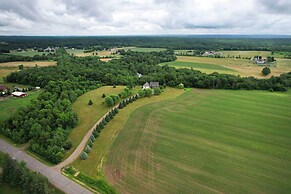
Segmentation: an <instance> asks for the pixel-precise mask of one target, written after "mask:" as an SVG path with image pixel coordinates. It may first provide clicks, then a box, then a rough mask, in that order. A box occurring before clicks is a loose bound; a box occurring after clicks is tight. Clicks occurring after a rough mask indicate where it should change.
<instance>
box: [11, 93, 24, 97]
mask: <svg viewBox="0 0 291 194" xmlns="http://www.w3.org/2000/svg"><path fill="white" fill-rule="evenodd" d="M12 96H13V97H25V96H27V94H26V93H24V92H13V93H12Z"/></svg>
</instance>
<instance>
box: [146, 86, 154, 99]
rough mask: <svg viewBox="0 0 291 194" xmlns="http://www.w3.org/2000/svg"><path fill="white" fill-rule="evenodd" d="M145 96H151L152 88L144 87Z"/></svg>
mask: <svg viewBox="0 0 291 194" xmlns="http://www.w3.org/2000/svg"><path fill="white" fill-rule="evenodd" d="M144 91H145V96H146V97H151V96H152V95H153V90H152V89H150V88H149V89H145V90H144Z"/></svg>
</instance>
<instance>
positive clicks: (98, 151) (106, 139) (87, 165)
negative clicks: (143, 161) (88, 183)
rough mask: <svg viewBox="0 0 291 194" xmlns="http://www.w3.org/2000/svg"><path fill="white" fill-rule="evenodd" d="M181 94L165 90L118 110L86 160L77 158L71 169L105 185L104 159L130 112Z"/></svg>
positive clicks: (170, 89)
mask: <svg viewBox="0 0 291 194" xmlns="http://www.w3.org/2000/svg"><path fill="white" fill-rule="evenodd" d="M183 92H184V91H183V90H179V89H174V88H166V89H164V92H163V93H162V94H161V95H160V96H153V97H151V98H142V99H138V100H137V101H135V102H134V103H132V104H129V105H127V106H126V107H125V108H124V109H122V110H119V113H118V114H117V115H116V116H115V117H114V119H113V120H112V121H110V122H109V123H108V124H107V125H106V127H105V128H104V130H103V131H102V132H101V134H100V136H99V137H98V138H97V139H96V142H95V143H94V145H93V147H92V150H91V152H90V154H89V155H88V159H87V160H81V159H80V158H78V159H77V160H75V161H74V162H73V164H72V167H74V168H75V169H77V170H78V171H80V172H82V173H84V174H85V175H86V176H88V177H90V178H92V179H93V180H95V181H103V182H105V183H107V179H106V178H105V177H104V175H103V171H102V164H103V162H104V158H105V156H106V154H107V151H108V149H109V147H110V145H111V142H112V141H113V140H114V138H115V137H116V136H117V134H118V132H119V130H120V129H121V128H122V127H123V125H124V124H125V123H126V121H127V119H128V117H129V115H130V114H131V112H132V111H133V110H135V109H137V108H138V107H141V106H143V105H145V104H150V103H154V102H160V101H163V100H167V99H170V98H175V97H177V96H178V95H180V94H182V93H183ZM99 118H100V117H99ZM105 183H104V184H105Z"/></svg>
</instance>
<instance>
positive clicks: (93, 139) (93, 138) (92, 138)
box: [90, 134, 96, 142]
mask: <svg viewBox="0 0 291 194" xmlns="http://www.w3.org/2000/svg"><path fill="white" fill-rule="evenodd" d="M90 139H91V140H92V142H94V141H95V140H96V138H95V137H94V135H93V134H91V136H90Z"/></svg>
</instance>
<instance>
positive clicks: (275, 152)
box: [76, 89, 291, 193]
mask: <svg viewBox="0 0 291 194" xmlns="http://www.w3.org/2000/svg"><path fill="white" fill-rule="evenodd" d="M290 103H291V92H290V91H289V92H287V93H271V92H264V91H225V90H202V89H200V90H199V89H192V90H190V91H188V92H185V93H184V94H182V95H180V96H178V97H177V98H175V99H172V100H168V101H163V102H159V103H153V104H149V105H147V106H141V107H140V108H138V109H136V110H134V111H133V112H131V113H129V118H128V119H127V118H126V119H125V120H126V121H127V122H126V123H125V124H122V125H121V126H119V125H116V126H114V127H115V128H117V129H118V130H120V132H119V134H118V136H116V138H115V140H114V141H113V143H112V144H111V146H110V149H109V153H108V155H107V157H106V160H105V164H104V168H103V169H104V170H105V175H106V177H107V179H108V180H109V182H110V183H111V184H112V185H113V186H114V187H115V188H116V189H117V191H119V192H120V193H290V192H291V184H290V180H291V128H290V123H291V108H290ZM125 110H126V109H125ZM120 115H123V114H122V113H121V114H120ZM120 115H119V116H120ZM113 122H115V121H113ZM113 122H112V123H111V124H112V125H113V124H114V123H113ZM120 127H121V129H120ZM109 129H111V127H110V128H107V129H105V130H109ZM104 132H105V131H104ZM102 135H104V134H102ZM102 135H101V136H102ZM97 141H99V139H98V140H97ZM97 143H98V142H97ZM94 146H95V148H94V152H98V150H99V147H98V146H99V145H98V146H97V145H96V144H95V145H94ZM94 154H95V153H94ZM90 157H93V156H90V155H89V160H88V161H86V162H85V163H86V164H87V166H85V165H83V166H82V169H84V170H85V169H86V168H87V171H88V173H91V174H92V176H93V175H96V174H97V173H96V172H95V171H94V169H96V165H97V163H98V161H97V160H92V159H91V158H90ZM94 162H95V163H94ZM76 164H77V162H76ZM79 166H80V165H79ZM80 167H81V166H80Z"/></svg>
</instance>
